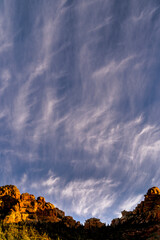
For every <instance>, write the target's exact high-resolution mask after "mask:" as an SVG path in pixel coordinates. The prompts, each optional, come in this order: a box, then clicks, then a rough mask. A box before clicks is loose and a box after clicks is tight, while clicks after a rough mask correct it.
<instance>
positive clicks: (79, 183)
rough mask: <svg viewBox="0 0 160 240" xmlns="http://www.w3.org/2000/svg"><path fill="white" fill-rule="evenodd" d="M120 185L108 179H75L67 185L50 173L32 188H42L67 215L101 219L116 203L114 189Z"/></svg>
mask: <svg viewBox="0 0 160 240" xmlns="http://www.w3.org/2000/svg"><path fill="white" fill-rule="evenodd" d="M118 185H119V183H114V182H113V181H112V180H110V179H107V178H102V179H94V178H90V179H86V180H83V179H77V180H76V179H75V180H73V181H70V182H68V183H66V182H65V181H64V180H63V179H62V178H60V177H57V176H56V175H55V174H53V173H52V172H51V171H50V173H49V177H48V178H47V179H44V180H41V181H40V182H39V183H36V182H33V183H32V184H31V188H33V189H34V188H36V189H37V188H38V189H40V188H42V189H43V190H44V191H45V194H46V197H47V198H49V196H52V197H53V198H54V199H55V202H56V204H57V206H59V207H61V208H63V209H65V210H66V212H67V213H68V212H70V213H72V214H74V215H75V214H76V215H77V216H79V217H89V216H97V217H101V216H102V215H103V213H104V212H105V211H106V209H107V208H109V207H111V206H112V204H113V203H114V201H115V199H116V194H115V193H114V188H116V187H117V186H118ZM54 204H55V203H54ZM68 208H70V210H69V211H68Z"/></svg>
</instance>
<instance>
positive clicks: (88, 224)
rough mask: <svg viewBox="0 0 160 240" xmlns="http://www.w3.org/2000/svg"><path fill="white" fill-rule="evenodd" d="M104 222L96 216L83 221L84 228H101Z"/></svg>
mask: <svg viewBox="0 0 160 240" xmlns="http://www.w3.org/2000/svg"><path fill="white" fill-rule="evenodd" d="M104 226H105V224H104V223H102V222H101V221H100V219H98V218H90V219H87V220H86V221H85V224H84V228H85V229H92V228H102V227H104Z"/></svg>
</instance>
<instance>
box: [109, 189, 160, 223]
mask: <svg viewBox="0 0 160 240" xmlns="http://www.w3.org/2000/svg"><path fill="white" fill-rule="evenodd" d="M159 221H160V189H159V188H158V187H152V188H150V189H149V190H148V191H147V194H146V195H145V199H144V201H142V202H141V203H140V204H138V205H137V207H136V208H135V209H134V210H133V211H129V212H128V211H122V217H121V218H117V219H113V220H112V223H111V225H112V226H116V225H119V224H123V223H131V224H141V223H149V222H159Z"/></svg>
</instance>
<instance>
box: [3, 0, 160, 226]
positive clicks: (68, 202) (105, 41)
mask: <svg viewBox="0 0 160 240" xmlns="http://www.w3.org/2000/svg"><path fill="white" fill-rule="evenodd" d="M159 22H160V1H159V0H153V1H149V0H141V1H139V0H119V1H118V0H0V163H1V168H0V185H1V186H3V185H6V184H14V185H16V186H17V187H18V188H19V190H20V192H21V193H23V192H29V193H31V194H34V195H35V196H36V197H38V196H40V195H41V196H44V197H45V199H46V201H49V202H51V203H53V204H54V205H55V206H56V207H58V208H60V209H62V210H64V211H65V213H66V215H71V216H73V217H74V218H75V219H76V220H80V221H81V222H84V220H85V219H88V218H91V217H97V218H100V219H101V221H103V222H106V223H107V224H108V223H110V221H111V220H112V219H113V218H116V217H120V216H121V211H122V210H124V209H125V210H132V209H134V207H135V206H136V205H137V203H139V202H140V201H141V200H143V198H144V194H146V192H147V190H148V188H150V187H152V186H157V187H160V178H159V171H160V160H159V155H160V120H159V119H160V108H159V104H160V79H159V76H160V46H159V44H160V26H159Z"/></svg>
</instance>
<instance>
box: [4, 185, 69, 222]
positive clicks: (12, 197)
mask: <svg viewBox="0 0 160 240" xmlns="http://www.w3.org/2000/svg"><path fill="white" fill-rule="evenodd" d="M64 216H65V213H64V212H63V211H61V210H59V209H58V208H55V206H54V205H53V204H51V203H48V202H45V199H44V197H38V198H37V200H36V199H35V196H34V195H32V194H29V193H22V194H20V192H19V190H18V188H17V187H16V186H13V185H7V186H3V187H0V218H1V219H3V221H4V222H6V223H13V222H14V223H16V222H21V221H27V222H37V221H43V222H59V221H61V219H62V218H63V217H64Z"/></svg>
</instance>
